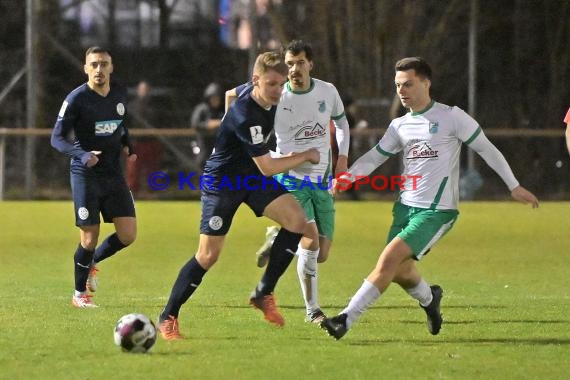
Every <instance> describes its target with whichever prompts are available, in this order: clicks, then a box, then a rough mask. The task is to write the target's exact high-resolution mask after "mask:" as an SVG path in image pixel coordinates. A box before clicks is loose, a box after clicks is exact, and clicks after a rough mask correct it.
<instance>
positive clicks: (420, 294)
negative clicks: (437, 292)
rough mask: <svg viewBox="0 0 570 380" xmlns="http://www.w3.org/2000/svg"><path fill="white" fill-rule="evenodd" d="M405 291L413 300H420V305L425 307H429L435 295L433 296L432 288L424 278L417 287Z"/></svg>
mask: <svg viewBox="0 0 570 380" xmlns="http://www.w3.org/2000/svg"><path fill="white" fill-rule="evenodd" d="M405 290H406V292H407V293H408V294H409V295H410V296H412V298H414V299H416V300H418V301H419V303H420V305H422V306H424V307H425V306H427V305H429V304H430V303H431V301H432V300H433V295H432V294H431V288H430V287H429V285H428V283H427V282H425V280H424V279H423V278H422V279H421V280H420V282H419V283H418V284H417V285H416V286H414V287H413V288H409V289H405Z"/></svg>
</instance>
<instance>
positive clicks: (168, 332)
mask: <svg viewBox="0 0 570 380" xmlns="http://www.w3.org/2000/svg"><path fill="white" fill-rule="evenodd" d="M158 331H160V335H161V336H162V338H163V339H164V340H179V339H184V337H183V336H182V335H181V334H180V329H179V327H178V318H176V317H175V316H173V315H169V316H168V317H167V318H165V319H161V318H160V317H159V318H158Z"/></svg>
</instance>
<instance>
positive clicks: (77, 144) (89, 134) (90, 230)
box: [51, 46, 137, 308]
mask: <svg viewBox="0 0 570 380" xmlns="http://www.w3.org/2000/svg"><path fill="white" fill-rule="evenodd" d="M84 71H85V74H87V76H88V81H87V83H84V84H82V85H81V86H79V87H77V88H76V89H75V90H73V91H72V92H70V93H69V95H67V97H66V98H65V101H64V102H63V105H62V106H61V109H60V111H59V115H58V117H57V121H56V122H55V126H54V129H53V132H52V135H51V145H52V146H53V147H54V148H55V149H57V150H58V151H60V152H62V153H65V154H66V155H68V156H70V157H71V167H70V176H71V191H72V194H73V203H74V209H75V224H76V225H77V226H78V227H79V230H80V243H79V245H78V246H77V249H76V251H75V256H74V265H75V292H74V294H73V297H72V299H71V301H72V304H73V306H75V307H81V308H84V307H87V308H92V307H97V305H96V304H95V303H93V301H92V300H91V294H89V293H88V291H87V290H88V289H89V290H90V291H91V292H94V291H95V290H96V289H97V277H96V273H97V270H98V269H97V267H96V264H97V263H98V262H100V261H102V260H104V259H106V258H108V257H110V256H112V255H114V254H115V253H116V252H117V251H119V250H121V249H123V248H125V247H126V246H128V245H129V244H131V243H132V242H133V241H134V240H135V238H136V232H137V225H136V219H135V206H134V201H133V198H132V195H131V193H130V191H129V188H128V187H127V184H126V182H125V180H124V178H123V173H122V169H121V164H120V157H121V153H122V152H124V153H126V154H127V155H128V160H132V161H134V160H136V158H137V156H136V155H135V154H134V153H133V151H132V148H131V145H130V143H129V134H128V130H127V128H126V126H125V122H124V121H125V117H126V109H125V104H126V103H127V92H126V90H125V88H123V87H120V86H118V85H117V84H115V83H111V74H112V73H113V62H112V60H111V54H110V53H109V51H108V50H106V49H104V48H101V47H97V46H95V47H91V48H89V49H87V51H86V53H85V65H84ZM100 213H101V214H102V215H103V220H104V222H105V223H110V222H113V224H114V225H115V231H116V232H115V233H113V234H112V235H110V236H109V237H107V239H105V241H103V243H101V245H100V246H99V247H97V249H96V246H97V240H98V238H99V226H100V217H99V214H100Z"/></svg>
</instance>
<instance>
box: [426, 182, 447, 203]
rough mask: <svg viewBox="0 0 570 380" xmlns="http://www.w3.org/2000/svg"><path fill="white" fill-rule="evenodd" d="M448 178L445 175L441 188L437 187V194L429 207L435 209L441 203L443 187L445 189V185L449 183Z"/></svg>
mask: <svg viewBox="0 0 570 380" xmlns="http://www.w3.org/2000/svg"><path fill="white" fill-rule="evenodd" d="M448 179H449V177H444V178H443V180H442V181H441V183H440V184H439V189H437V194H436V195H435V198H434V200H433V203H432V204H431V206H430V207H429V208H430V210H435V208H436V207H437V205H438V204H439V201H440V200H441V196H442V194H443V189H445V185H446V184H447V180H448Z"/></svg>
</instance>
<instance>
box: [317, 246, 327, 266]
mask: <svg viewBox="0 0 570 380" xmlns="http://www.w3.org/2000/svg"><path fill="white" fill-rule="evenodd" d="M328 258H329V251H328V250H324V249H321V250H320V251H319V256H318V257H317V263H319V264H320V263H324V262H325V261H327V260H328Z"/></svg>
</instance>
